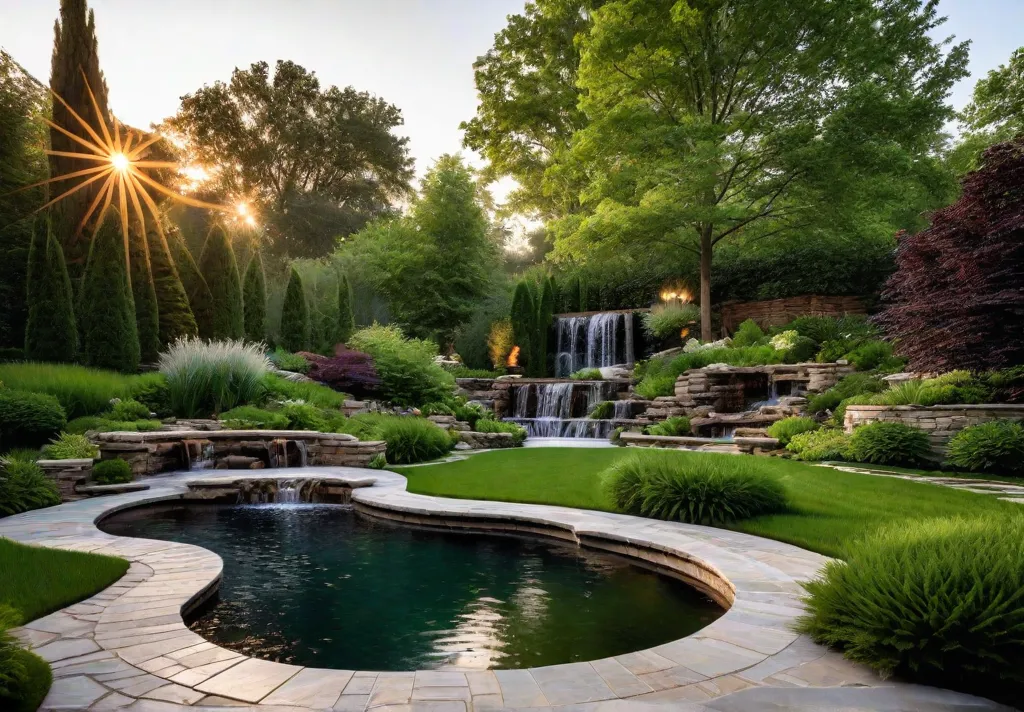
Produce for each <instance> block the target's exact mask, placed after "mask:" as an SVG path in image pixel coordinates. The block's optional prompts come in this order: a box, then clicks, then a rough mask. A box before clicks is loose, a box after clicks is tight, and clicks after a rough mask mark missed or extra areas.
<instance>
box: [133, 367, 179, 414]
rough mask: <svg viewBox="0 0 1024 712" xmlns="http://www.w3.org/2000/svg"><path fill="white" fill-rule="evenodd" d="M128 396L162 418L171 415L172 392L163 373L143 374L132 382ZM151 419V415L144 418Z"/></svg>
mask: <svg viewBox="0 0 1024 712" xmlns="http://www.w3.org/2000/svg"><path fill="white" fill-rule="evenodd" d="M128 396H129V397H130V398H132V399H133V400H137V401H138V402H139V403H142V405H144V406H146V408H147V409H148V410H149V411H150V412H152V413H156V414H157V415H159V416H160V417H166V416H168V415H171V391H170V388H168V386H167V379H166V378H165V377H164V375H163V374H162V373H155V372H154V373H143V374H141V375H139V376H136V377H135V378H133V379H132V380H131V383H130V384H129V387H128ZM144 417H146V418H148V417H149V413H146V415H145V416H144Z"/></svg>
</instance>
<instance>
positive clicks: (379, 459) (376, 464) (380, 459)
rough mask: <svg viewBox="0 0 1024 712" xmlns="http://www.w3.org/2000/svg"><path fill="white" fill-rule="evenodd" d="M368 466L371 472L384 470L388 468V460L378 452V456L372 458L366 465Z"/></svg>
mask: <svg viewBox="0 0 1024 712" xmlns="http://www.w3.org/2000/svg"><path fill="white" fill-rule="evenodd" d="M366 466H367V467H369V468H370V469H371V470H383V469H385V468H387V466H388V458H387V455H385V454H384V453H382V452H378V453H377V454H376V455H374V456H373V457H371V458H370V461H369V462H368V463H366Z"/></svg>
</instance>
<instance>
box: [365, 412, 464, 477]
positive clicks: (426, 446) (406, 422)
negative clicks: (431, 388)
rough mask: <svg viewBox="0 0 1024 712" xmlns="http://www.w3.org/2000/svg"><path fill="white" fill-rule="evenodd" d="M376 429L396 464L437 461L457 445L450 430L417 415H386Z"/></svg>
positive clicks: (389, 460)
mask: <svg viewBox="0 0 1024 712" xmlns="http://www.w3.org/2000/svg"><path fill="white" fill-rule="evenodd" d="M375 429H376V432H377V433H378V434H379V437H380V439H382V440H384V441H385V442H386V443H387V444H388V447H387V460H388V462H389V463H390V464H392V465H410V464H412V463H415V462H425V461H427V460H433V459H435V458H438V457H441V456H443V455H446V454H447V453H448V452H449V451H450V450H451V449H452V447H453V445H454V443H453V442H452V438H451V436H450V435H448V433H447V432H446V431H444V430H442V429H441V428H439V427H437V426H436V425H434V424H433V423H431V422H430V421H429V420H426V419H424V418H417V417H415V416H409V415H405V416H403V415H393V416H383V417H381V418H380V419H379V420H378V422H377V423H376V428H375Z"/></svg>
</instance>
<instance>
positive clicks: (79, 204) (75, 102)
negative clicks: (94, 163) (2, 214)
mask: <svg viewBox="0 0 1024 712" xmlns="http://www.w3.org/2000/svg"><path fill="white" fill-rule="evenodd" d="M53 33H54V39H53V58H52V61H51V66H50V89H51V90H52V91H53V93H54V94H56V95H57V96H59V97H61V98H62V99H63V100H64V102H66V103H67V105H68V106H69V107H70V108H71V109H72V110H74V112H75V113H76V114H78V115H79V116H80V117H81V118H82V119H83V120H84V121H85V122H86V123H88V124H89V125H90V126H92V127H93V128H94V129H95V130H96V131H97V132H99V131H100V128H99V127H100V126H106V127H107V130H110V129H111V122H110V110H109V109H108V107H107V83H106V80H105V79H104V78H103V72H101V71H100V62H99V51H98V49H97V44H96V18H95V16H94V15H93V11H92V10H90V9H89V8H88V5H87V3H86V0H61V3H60V19H59V20H58V21H57V22H56V23H54V29H53ZM87 82H88V86H89V88H91V89H92V94H93V97H95V106H94V104H93V101H92V98H90V95H89V91H88V89H87V88H86V83H87ZM97 109H98V111H97ZM53 123H55V124H56V125H57V126H60V127H61V128H62V129H64V130H65V131H68V132H70V133H72V134H74V135H75V136H78V137H79V138H80V139H82V140H85V141H92V140H93V139H92V138H91V137H90V136H89V135H88V133H87V132H86V131H85V130H84V129H83V128H82V127H81V126H80V125H79V123H78V121H77V120H76V119H75V118H74V116H73V115H72V114H71V111H69V109H68V108H67V107H65V106H64V103H62V102H60V101H54V102H53ZM50 147H51V148H52V149H53V150H54V151H64V152H73V153H77V152H81V151H82V150H83V149H82V146H81V145H80V144H79V143H77V142H76V141H74V140H73V139H71V138H69V137H68V136H66V135H65V134H64V133H62V132H60V131H58V130H57V129H53V128H51V129H50ZM90 165H91V164H90ZM85 167H88V166H86V165H83V161H81V160H80V159H76V158H70V157H67V156H57V155H51V156H50V175H52V176H58V175H64V174H67V173H71V172H73V171H77V170H81V169H82V168H85ZM101 183H102V182H101V181H96V182H94V183H93V184H92V185H90V186H88V187H86V188H83V189H82V190H79V191H78V192H76V193H74V194H72V195H70V196H68V197H67V198H65V199H64V200H62V201H60V202H59V203H57V204H56V205H54V206H53V208H52V210H53V215H52V226H53V231H54V234H55V235H56V237H57V239H58V240H59V241H60V243H61V247H62V248H63V250H64V256H65V258H66V259H67V263H68V271H69V273H70V275H71V281H72V283H73V284H75V286H76V288H77V286H78V285H77V281H78V277H80V276H81V275H82V272H83V270H84V269H85V262H86V257H87V256H88V253H89V251H90V246H89V243H90V236H91V235H92V232H93V227H94V226H93V225H89V226H85V228H86V229H79V223H80V222H81V220H82V218H83V217H85V214H86V212H87V211H88V209H89V206H90V205H91V204H92V202H93V200H94V199H95V197H96V195H97V194H98V193H99V191H100V188H101ZM94 224H98V220H97V221H96V223H94Z"/></svg>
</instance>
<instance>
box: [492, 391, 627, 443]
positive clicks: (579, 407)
mask: <svg viewBox="0 0 1024 712" xmlns="http://www.w3.org/2000/svg"><path fill="white" fill-rule="evenodd" d="M607 389H608V385H607V384H605V383H586V382H580V381H563V382H560V383H527V384H525V385H521V386H513V388H512V396H513V400H514V407H513V409H512V417H511V418H508V419H507V420H509V421H511V422H513V423H518V424H519V425H522V426H523V427H524V428H526V432H527V434H528V435H529V436H531V437H535V438H605V437H608V435H609V434H610V433H611V430H612V421H611V420H595V419H592V418H587V417H585V416H586V415H587V414H588V413H590V412H591V411H592V410H593V409H594V407H595V406H596V405H597V404H598V403H600V402H602V401H604V400H607V397H606V396H607ZM531 395H534V396H535V400H534V403H535V407H534V408H532V409H531V408H530V397H531Z"/></svg>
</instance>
